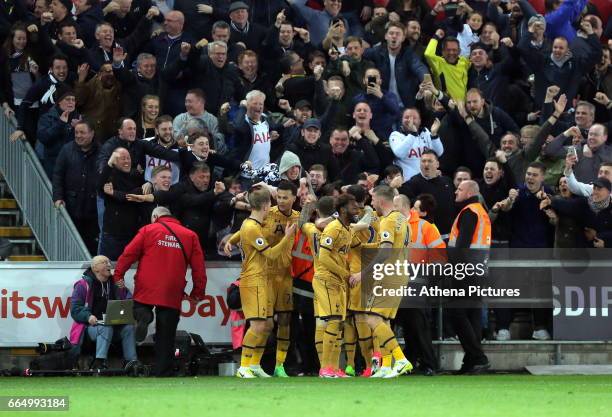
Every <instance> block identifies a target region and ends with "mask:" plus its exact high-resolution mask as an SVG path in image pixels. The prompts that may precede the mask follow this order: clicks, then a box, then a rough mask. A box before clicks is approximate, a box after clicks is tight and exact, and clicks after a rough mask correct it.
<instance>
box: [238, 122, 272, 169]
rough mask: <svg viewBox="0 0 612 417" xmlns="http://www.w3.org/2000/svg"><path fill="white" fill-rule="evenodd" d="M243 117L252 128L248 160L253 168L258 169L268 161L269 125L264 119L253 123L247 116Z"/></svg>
mask: <svg viewBox="0 0 612 417" xmlns="http://www.w3.org/2000/svg"><path fill="white" fill-rule="evenodd" d="M244 117H245V118H246V119H247V123H249V124H250V125H251V128H252V129H253V137H252V138H251V143H252V147H251V153H250V154H249V158H248V160H249V161H251V163H252V164H253V169H254V170H258V169H261V168H263V166H264V165H265V164H267V163H269V162H270V147H271V146H270V125H268V122H267V121H264V120H261V121H259V122H258V123H253V121H252V120H250V119H249V118H248V117H247V116H244Z"/></svg>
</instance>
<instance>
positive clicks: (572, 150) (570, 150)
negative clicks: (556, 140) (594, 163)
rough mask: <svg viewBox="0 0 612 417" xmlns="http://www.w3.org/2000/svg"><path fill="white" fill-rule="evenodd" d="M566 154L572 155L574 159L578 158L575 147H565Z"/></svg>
mask: <svg viewBox="0 0 612 417" xmlns="http://www.w3.org/2000/svg"><path fill="white" fill-rule="evenodd" d="M567 154H568V156H569V155H572V156H573V157H575V158H578V152H576V147H575V146H568V147H567Z"/></svg>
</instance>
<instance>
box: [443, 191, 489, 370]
mask: <svg viewBox="0 0 612 417" xmlns="http://www.w3.org/2000/svg"><path fill="white" fill-rule="evenodd" d="M479 193H480V190H479V188H478V184H477V183H476V182H475V181H471V180H470V181H463V182H462V183H461V184H459V187H457V190H456V191H455V203H457V205H458V206H459V207H458V208H459V210H460V212H459V215H458V216H457V218H456V219H455V222H454V223H453V226H452V228H451V232H450V236H449V241H448V247H449V253H448V254H449V260H450V261H451V262H454V263H455V264H457V263H466V262H469V263H479V262H483V263H485V264H486V261H487V259H488V256H489V248H490V246H491V220H490V219H489V215H488V214H487V210H486V209H485V208H484V207H483V206H482V204H480V202H479V200H478V195H479ZM466 249H468V250H466ZM452 281H453V286H455V287H461V288H464V289H465V290H466V293H467V285H474V280H473V279H470V278H469V277H467V278H465V279H462V280H459V279H453V280H452ZM453 303H455V304H456V305H452V304H453ZM449 307H450V309H449V314H450V316H451V320H452V324H453V327H454V329H455V331H456V332H457V336H458V337H459V341H460V342H461V346H462V347H463V350H464V352H465V355H464V357H463V365H462V366H461V369H460V370H459V373H470V374H477V373H482V372H484V371H486V370H487V369H488V368H490V367H491V364H490V363H489V359H488V358H487V356H486V355H485V354H484V352H483V350H482V346H481V344H480V341H481V339H482V326H481V322H480V320H481V309H482V306H481V303H480V300H479V299H478V298H473V297H471V298H469V297H466V298H462V299H456V300H453V301H451V304H450V305H449Z"/></svg>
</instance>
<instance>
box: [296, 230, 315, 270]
mask: <svg viewBox="0 0 612 417" xmlns="http://www.w3.org/2000/svg"><path fill="white" fill-rule="evenodd" d="M291 276H292V277H293V278H294V279H301V280H303V281H306V282H312V279H313V278H314V263H313V257H312V250H311V248H310V243H309V242H308V238H307V237H306V235H305V234H304V233H302V231H301V230H299V231H298V232H297V233H296V234H295V240H294V241H293V248H292V249H291Z"/></svg>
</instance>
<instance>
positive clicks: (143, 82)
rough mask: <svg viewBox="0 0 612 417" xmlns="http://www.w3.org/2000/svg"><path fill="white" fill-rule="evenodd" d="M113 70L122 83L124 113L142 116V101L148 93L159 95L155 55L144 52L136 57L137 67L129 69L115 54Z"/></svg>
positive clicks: (130, 115) (129, 115) (131, 115)
mask: <svg viewBox="0 0 612 417" xmlns="http://www.w3.org/2000/svg"><path fill="white" fill-rule="evenodd" d="M113 72H114V73H115V77H116V78H117V80H118V81H119V82H120V83H121V87H122V90H121V92H122V96H121V102H122V103H123V113H122V114H123V115H125V116H127V117H132V118H136V117H137V116H140V102H141V100H142V98H143V97H144V96H146V95H147V94H151V95H157V96H158V95H159V76H158V73H157V60H156V58H155V56H154V55H152V54H149V53H147V52H143V53H141V54H139V55H138V57H137V58H136V68H135V69H128V68H127V67H125V66H124V65H122V61H120V60H115V56H113Z"/></svg>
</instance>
